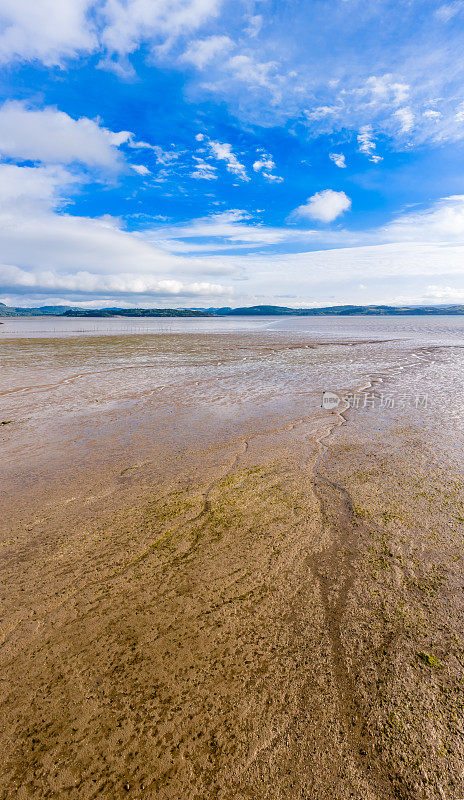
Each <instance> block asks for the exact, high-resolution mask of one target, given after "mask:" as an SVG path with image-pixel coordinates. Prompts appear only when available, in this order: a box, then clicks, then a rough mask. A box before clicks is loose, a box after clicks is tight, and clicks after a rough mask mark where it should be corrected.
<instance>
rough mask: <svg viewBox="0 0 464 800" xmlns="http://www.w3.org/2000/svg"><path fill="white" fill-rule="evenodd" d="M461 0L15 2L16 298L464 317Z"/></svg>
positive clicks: (11, 146) (4, 35)
mask: <svg viewBox="0 0 464 800" xmlns="http://www.w3.org/2000/svg"><path fill="white" fill-rule="evenodd" d="M463 45H464V1H463V2H461V0H452V1H451V2H435V3H431V2H416V1H415V0H410V1H409V2H383V1H382V0H380V1H378V0H373V1H371V2H361V1H360V0H333V1H332V0H325V1H324V2H322V1H321V2H309V1H308V0H293V1H292V2H283V0H256V2H255V1H254V0H243V2H241V1H240V0H235V2H233V3H232V2H227V1H226V0H222V1H221V0H170V2H169V3H168V2H164V0H60V2H59V3H57V2H56V0H41V2H37V0H17V1H16V2H15V3H12V2H11V1H10V0H0V87H1V95H2V96H1V101H0V159H1V160H0V178H1V180H0V301H2V302H5V303H8V304H12V305H29V306H30V305H46V304H66V305H83V306H86V307H100V306H113V305H119V306H162V307H165V306H173V307H177V306H181V307H184V306H192V307H205V306H206V307H208V306H223V305H232V306H238V305H245V304H252V303H253V304H254V303H276V304H280V305H294V306H308V307H310V306H318V305H333V304H342V303H396V304H409V303H416V304H417V303H427V304H434V303H447V302H464V159H463V155H464V62H463V60H462V58H461V57H460V54H461V53H462V49H463Z"/></svg>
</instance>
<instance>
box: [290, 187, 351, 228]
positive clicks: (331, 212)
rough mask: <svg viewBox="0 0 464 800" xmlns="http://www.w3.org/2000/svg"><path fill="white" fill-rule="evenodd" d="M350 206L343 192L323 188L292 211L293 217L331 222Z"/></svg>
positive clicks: (349, 201) (348, 199)
mask: <svg viewBox="0 0 464 800" xmlns="http://www.w3.org/2000/svg"><path fill="white" fill-rule="evenodd" d="M350 208H351V200H350V198H349V197H348V196H347V195H346V194H345V192H334V191H333V189H324V191H322V192H316V194H313V196H312V197H309V198H308V200H307V201H306V203H304V205H302V206H298V208H296V209H295V211H294V212H293V215H294V216H295V217H299V218H302V219H315V220H318V221H319V222H333V220H334V219H336V218H337V217H339V216H340V214H343V213H344V212H345V211H348V210H349V209H350Z"/></svg>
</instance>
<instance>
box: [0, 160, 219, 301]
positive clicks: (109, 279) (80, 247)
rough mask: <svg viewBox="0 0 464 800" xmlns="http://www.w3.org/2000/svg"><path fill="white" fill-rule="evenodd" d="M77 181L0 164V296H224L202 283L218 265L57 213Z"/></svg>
mask: <svg viewBox="0 0 464 800" xmlns="http://www.w3.org/2000/svg"><path fill="white" fill-rule="evenodd" d="M75 180H76V179H75V178H74V176H72V175H70V174H69V173H68V172H66V170H64V169H63V168H62V167H18V166H13V165H8V164H2V165H0V251H1V253H2V261H3V266H2V267H1V269H0V281H1V283H2V285H3V287H4V289H5V291H10V290H11V291H13V290H17V291H19V290H23V291H26V290H28V289H30V290H31V291H32V290H33V291H34V292H35V293H37V292H39V293H40V292H45V291H46V292H47V293H50V292H51V291H52V290H55V291H61V292H63V291H69V292H74V293H77V294H89V293H95V294H98V293H102V292H107V293H112V294H113V295H118V294H124V293H126V294H151V295H154V296H155V295H156V296H158V295H163V294H164V295H168V296H169V295H178V296H179V297H181V296H185V297H189V296H195V297H197V296H204V297H208V298H209V297H211V296H216V295H218V296H219V295H223V294H227V293H230V289H229V288H228V287H225V286H224V285H223V284H219V283H212V282H211V281H209V280H208V278H207V276H208V274H213V273H215V274H220V273H221V272H222V274H224V273H225V272H226V270H225V269H224V267H223V266H222V267H221V265H220V264H210V263H209V262H207V261H201V260H197V259H185V258H182V257H180V256H177V255H175V254H172V253H169V252H167V251H166V250H163V249H162V248H160V247H156V246H155V245H153V244H152V243H151V242H150V241H148V239H147V237H144V236H142V235H141V234H137V233H131V232H130V231H127V230H125V229H124V228H123V227H122V226H121V223H120V222H119V221H118V220H117V219H114V218H111V217H104V218H100V219H91V218H88V217H78V216H73V215H71V214H66V213H63V209H62V208H60V207H61V206H62V205H63V202H64V201H63V195H65V194H67V193H68V192H69V189H70V187H72V185H73V183H74V182H75ZM192 275H193V276H194V278H193V280H192ZM200 275H201V277H199V276H200Z"/></svg>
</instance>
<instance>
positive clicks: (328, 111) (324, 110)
mask: <svg viewBox="0 0 464 800" xmlns="http://www.w3.org/2000/svg"><path fill="white" fill-rule="evenodd" d="M339 111H340V107H339V106H318V107H317V108H312V109H311V111H308V110H305V112H304V113H305V116H306V117H307V119H309V120H320V119H324V118H325V117H330V116H332V115H335V114H337V113H338V112H339Z"/></svg>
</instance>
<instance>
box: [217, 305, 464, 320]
mask: <svg viewBox="0 0 464 800" xmlns="http://www.w3.org/2000/svg"><path fill="white" fill-rule="evenodd" d="M216 314H218V315H221V316H236V315H237V316H297V317H350V316H418V315H423V314H464V305H459V306H458V305H454V306H328V307H322V308H286V307H285V306H250V307H249V308H233V309H218V311H217V312H216Z"/></svg>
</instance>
